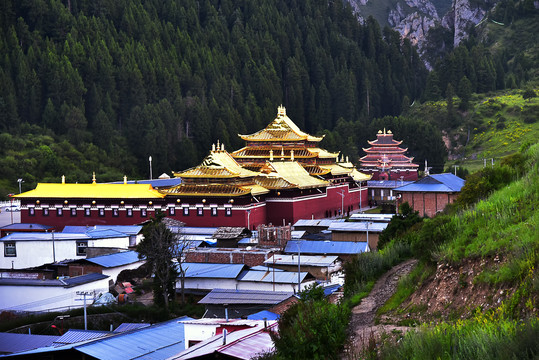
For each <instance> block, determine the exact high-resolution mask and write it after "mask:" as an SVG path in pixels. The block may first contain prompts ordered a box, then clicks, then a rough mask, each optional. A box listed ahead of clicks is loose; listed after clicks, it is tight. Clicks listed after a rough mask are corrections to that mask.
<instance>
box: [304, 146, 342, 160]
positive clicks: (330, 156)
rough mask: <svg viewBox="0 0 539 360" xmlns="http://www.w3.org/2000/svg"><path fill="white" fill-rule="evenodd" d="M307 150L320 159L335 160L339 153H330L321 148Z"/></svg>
mask: <svg viewBox="0 0 539 360" xmlns="http://www.w3.org/2000/svg"><path fill="white" fill-rule="evenodd" d="M307 150H308V151H309V152H311V153H313V154H316V155H317V156H318V157H319V158H320V159H336V158H337V157H338V156H339V153H338V152H336V153H332V152H329V151H327V150H324V149H321V148H307Z"/></svg>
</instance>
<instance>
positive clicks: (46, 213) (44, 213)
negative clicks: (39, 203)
mask: <svg viewBox="0 0 539 360" xmlns="http://www.w3.org/2000/svg"><path fill="white" fill-rule="evenodd" d="M43 216H49V209H48V208H45V209H43Z"/></svg>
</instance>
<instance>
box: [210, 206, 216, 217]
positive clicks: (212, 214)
mask: <svg viewBox="0 0 539 360" xmlns="http://www.w3.org/2000/svg"><path fill="white" fill-rule="evenodd" d="M211 216H217V208H216V207H212V208H211Z"/></svg>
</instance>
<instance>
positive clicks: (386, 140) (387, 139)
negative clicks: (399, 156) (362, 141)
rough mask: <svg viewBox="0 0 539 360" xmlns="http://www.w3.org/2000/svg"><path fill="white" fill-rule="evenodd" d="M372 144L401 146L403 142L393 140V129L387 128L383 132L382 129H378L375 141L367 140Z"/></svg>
mask: <svg viewBox="0 0 539 360" xmlns="http://www.w3.org/2000/svg"><path fill="white" fill-rule="evenodd" d="M367 142H368V143H369V144H370V145H372V146H383V147H388V146H399V145H400V144H402V141H397V140H393V133H392V132H391V130H388V131H387V132H386V129H384V131H383V132H382V130H378V134H376V140H374V141H367Z"/></svg>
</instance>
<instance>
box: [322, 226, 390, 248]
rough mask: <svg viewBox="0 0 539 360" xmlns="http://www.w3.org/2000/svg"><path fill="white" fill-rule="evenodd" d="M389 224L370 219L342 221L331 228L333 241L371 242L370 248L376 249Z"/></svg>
mask: <svg viewBox="0 0 539 360" xmlns="http://www.w3.org/2000/svg"><path fill="white" fill-rule="evenodd" d="M388 225H389V224H388V223H385V222H384V223H375V222H370V221H365V222H342V223H333V224H331V226H330V227H329V230H330V231H331V239H332V240H333V241H353V242H366V243H368V244H369V249H371V250H375V249H376V248H377V245H378V238H379V236H380V234H381V233H382V231H384V230H385V229H386V228H387V226H388Z"/></svg>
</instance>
